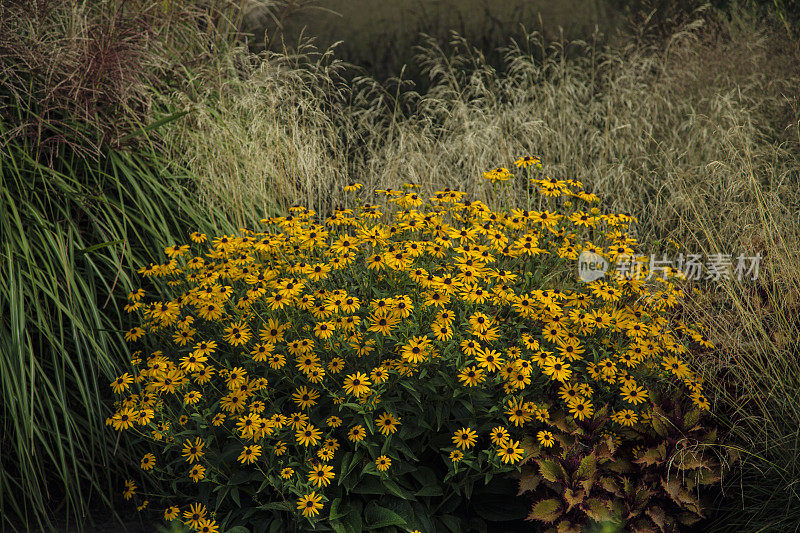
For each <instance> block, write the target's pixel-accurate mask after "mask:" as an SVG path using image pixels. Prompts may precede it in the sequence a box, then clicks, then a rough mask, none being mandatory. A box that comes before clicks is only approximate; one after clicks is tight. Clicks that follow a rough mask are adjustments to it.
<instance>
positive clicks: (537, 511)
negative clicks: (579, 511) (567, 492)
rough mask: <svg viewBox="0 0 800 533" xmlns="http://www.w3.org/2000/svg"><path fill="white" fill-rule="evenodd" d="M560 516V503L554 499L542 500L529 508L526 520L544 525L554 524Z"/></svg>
mask: <svg viewBox="0 0 800 533" xmlns="http://www.w3.org/2000/svg"><path fill="white" fill-rule="evenodd" d="M559 516H561V502H560V501H558V500H556V499H555V498H548V499H546V500H542V501H540V502H539V503H537V504H536V505H534V506H533V508H531V512H530V514H528V520H539V521H540V522H544V523H545V524H549V523H552V522H555V521H556V519H558V517H559Z"/></svg>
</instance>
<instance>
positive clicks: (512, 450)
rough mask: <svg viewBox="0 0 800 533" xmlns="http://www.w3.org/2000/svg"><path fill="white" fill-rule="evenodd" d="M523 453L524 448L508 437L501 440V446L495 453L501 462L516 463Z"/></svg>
mask: <svg viewBox="0 0 800 533" xmlns="http://www.w3.org/2000/svg"><path fill="white" fill-rule="evenodd" d="M524 454H525V450H523V449H522V448H520V447H519V441H515V440H511V439H508V440H506V441H504V442H502V446H500V447H499V448H498V449H497V455H498V456H499V457H500V459H501V460H502V461H503V463H506V464H508V463H512V464H513V463H516V462H517V461H519V460H520V459H522V456H523V455H524Z"/></svg>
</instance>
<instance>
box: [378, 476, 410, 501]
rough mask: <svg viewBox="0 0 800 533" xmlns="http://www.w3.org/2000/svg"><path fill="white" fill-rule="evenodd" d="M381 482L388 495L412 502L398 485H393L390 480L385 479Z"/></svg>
mask: <svg viewBox="0 0 800 533" xmlns="http://www.w3.org/2000/svg"><path fill="white" fill-rule="evenodd" d="M381 482H382V483H383V486H384V487H386V489H387V490H388V491H389V494H392V495H394V496H397V497H398V498H402V499H404V500H413V499H414V498H413V497H412V496H411V494H410V493H409V492H408V491H407V490H405V489H403V488H402V487H400V485H398V484H397V483H395V482H394V481H392V480H391V479H388V478H385V479H382V480H381Z"/></svg>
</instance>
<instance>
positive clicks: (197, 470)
mask: <svg viewBox="0 0 800 533" xmlns="http://www.w3.org/2000/svg"><path fill="white" fill-rule="evenodd" d="M205 477H206V467H204V466H203V465H194V466H192V468H190V469H189V478H191V480H192V481H194V482H195V483H197V482H198V481H200V480H201V479H204V478H205Z"/></svg>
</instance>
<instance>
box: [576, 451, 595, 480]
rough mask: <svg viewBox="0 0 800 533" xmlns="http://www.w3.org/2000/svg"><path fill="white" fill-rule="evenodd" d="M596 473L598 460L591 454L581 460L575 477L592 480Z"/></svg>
mask: <svg viewBox="0 0 800 533" xmlns="http://www.w3.org/2000/svg"><path fill="white" fill-rule="evenodd" d="M596 472H597V459H596V458H595V456H594V453H591V454H589V455H587V456H586V457H584V458H583V459H581V464H580V465H578V469H577V470H576V471H575V476H576V477H579V478H581V479H591V478H593V477H594V475H595V473H596Z"/></svg>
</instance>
